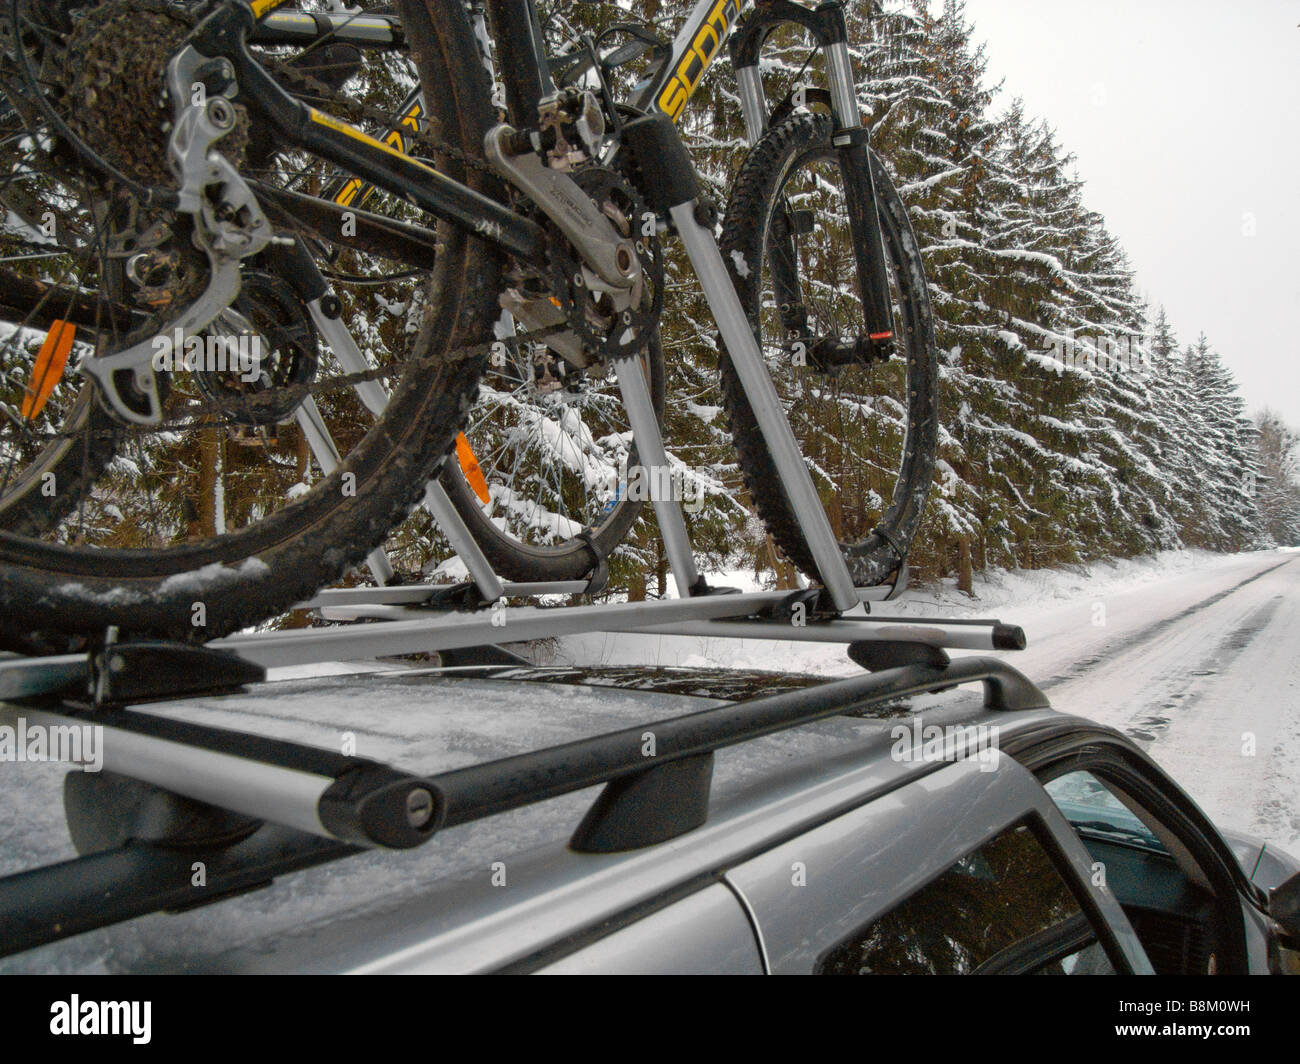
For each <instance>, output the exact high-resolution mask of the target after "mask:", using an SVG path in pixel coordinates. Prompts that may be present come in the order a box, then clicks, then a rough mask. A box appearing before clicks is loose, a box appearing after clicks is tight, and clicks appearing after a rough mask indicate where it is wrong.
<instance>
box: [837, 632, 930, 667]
mask: <svg viewBox="0 0 1300 1064" xmlns="http://www.w3.org/2000/svg"><path fill="white" fill-rule="evenodd" d="M848 654H849V658H850V659H851V660H852V661H853V663H854V664H855V665H861V666H862V668H864V669H866V670H867V671H868V672H884V671H885V670H886V669H897V668H900V667H902V666H904V665H933V666H935V667H937V668H943V667H944V666H946V665H949V664H951V663H952V659H951V658H949V657H948V655H947V654H946V653H945V652H944V651H943V650H941V649H940V648H939V647H936V646H931V645H930V644H929V643H904V642H892V641H889V640H879V639H875V640H868V641H864V642H861V643H850V644H849V650H848Z"/></svg>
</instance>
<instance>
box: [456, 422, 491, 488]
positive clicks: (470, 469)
mask: <svg viewBox="0 0 1300 1064" xmlns="http://www.w3.org/2000/svg"><path fill="white" fill-rule="evenodd" d="M456 457H457V458H458V459H459V460H460V471H461V472H462V473H464V474H465V479H466V480H467V481H468V482H469V486H470V487H471V488H473V489H474V494H475V495H477V496H478V498H479V502H481V503H482V504H483V505H484V506H486V505H487V504H488V503H490V502H491V501H492V496H491V495H489V494H488V486H487V480H486V479H485V478H484V476H483V470H481V469H480V468H479V467H478V459H477V458H475V457H474V448H473V447H471V446H470V445H469V440H467V439H466V438H465V434H464V433H463V432H462V433H461V434H460V435H458V436H457V437H456Z"/></svg>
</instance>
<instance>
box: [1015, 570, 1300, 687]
mask: <svg viewBox="0 0 1300 1064" xmlns="http://www.w3.org/2000/svg"><path fill="white" fill-rule="evenodd" d="M1295 561H1296V559H1295V558H1288V559H1287V560H1286V561H1284V562H1281V563H1279V564H1278V565H1271V566H1269V567H1268V568H1267V569H1262V570H1260V571H1259V572H1258V573H1254V574H1253V575H1251V576H1248V577H1247V578H1246V579H1245V580H1242V581H1241V582H1240V583H1237V584H1234V585H1233V586H1232V587H1229V588H1225V589H1224V590H1223V591H1218V592H1216V593H1215V594H1213V595H1211V596H1209V597H1208V598H1205V599H1202V600H1201V601H1200V602H1197V603H1194V604H1192V605H1191V606H1188V607H1187V608H1185V609H1183V610H1180V611H1179V612H1178V613H1175V614H1173V615H1172V616H1169V617H1166V618H1164V619H1163V620H1159V621H1156V622H1155V623H1154V624H1149V625H1147V626H1146V627H1145V628H1139V629H1138V630H1137V631H1136V632H1132V633H1130V634H1128V635H1124V636H1122V637H1118V638H1116V639H1113V640H1111V641H1109V642H1107V643H1106V644H1105V645H1104V646H1103V647H1102V648H1101V650H1099V651H1097V652H1096V653H1094V654H1092V655H1091V656H1090V657H1087V658H1084V659H1083V660H1082V661H1078V662H1075V663H1074V664H1073V665H1071V666H1070V667H1069V668H1068V669H1067V670H1066V671H1065V672H1062V673H1058V674H1057V675H1055V676H1053V677H1052V678H1051V679H1049V680H1046V681H1044V682H1042V683H1040V684H1039V685H1038V686H1039V687H1040V688H1041V689H1042V690H1043V691H1050V690H1051V689H1052V688H1053V687H1058V686H1060V685H1061V684H1065V683H1071V682H1073V681H1075V680H1078V679H1080V678H1081V677H1083V676H1086V675H1087V674H1088V673H1090V672H1092V671H1093V670H1094V669H1096V668H1098V667H1099V666H1102V665H1107V664H1111V663H1113V662H1114V660H1115V658H1116V657H1117V656H1118V655H1120V654H1126V653H1128V652H1129V651H1131V650H1135V649H1137V648H1138V647H1141V646H1142V645H1143V644H1145V643H1150V642H1151V641H1152V640H1154V639H1157V638H1159V637H1160V636H1161V635H1163V634H1164V633H1166V632H1168V631H1169V630H1170V629H1172V628H1174V627H1176V626H1177V625H1179V624H1182V623H1183V622H1185V621H1186V620H1188V619H1189V618H1190V617H1193V616H1195V615H1196V614H1198V613H1201V612H1203V611H1205V610H1208V609H1209V608H1210V607H1212V606H1215V605H1217V604H1218V603H1220V602H1222V601H1223V600H1224V599H1226V598H1228V597H1229V596H1231V595H1235V594H1236V593H1237V592H1238V591H1240V590H1241V589H1242V588H1244V587H1248V586H1249V585H1251V584H1253V583H1255V581H1257V580H1262V579H1263V578H1264V577H1266V576H1268V575H1269V574H1270V573H1275V572H1277V570H1279V569H1282V568H1285V567H1286V566H1288V565H1291V564H1293V563H1294V562H1295Z"/></svg>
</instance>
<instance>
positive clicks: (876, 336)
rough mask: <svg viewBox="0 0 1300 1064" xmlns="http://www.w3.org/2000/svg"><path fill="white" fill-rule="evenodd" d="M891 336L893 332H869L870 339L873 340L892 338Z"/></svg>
mask: <svg viewBox="0 0 1300 1064" xmlns="http://www.w3.org/2000/svg"><path fill="white" fill-rule="evenodd" d="M893 338H894V334H893V333H891V332H887V333H872V334H871V339H873V340H892V339H893Z"/></svg>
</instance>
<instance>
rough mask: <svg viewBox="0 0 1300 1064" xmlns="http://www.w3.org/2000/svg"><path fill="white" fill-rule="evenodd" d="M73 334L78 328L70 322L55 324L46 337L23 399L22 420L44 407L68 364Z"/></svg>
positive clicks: (37, 412) (57, 322) (31, 416)
mask: <svg viewBox="0 0 1300 1064" xmlns="http://www.w3.org/2000/svg"><path fill="white" fill-rule="evenodd" d="M76 335H77V327H76V326H75V325H73V324H72V322H70V321H56V322H55V323H54V327H53V328H52V329H50V331H49V333H48V334H46V337H45V343H43V344H41V350H40V352H39V353H38V354H37V356H36V363H35V364H34V365H33V366H32V376H31V380H30V381H28V383H27V392H26V394H25V395H24V396H23V405H22V407H21V409H20V413H21V414H22V416H23V417H24V418H28V419H31V418H34V417H35V416H36V415H37V414H39V413H40V412H41V411H42V410H43V409H44V408H45V404H46V403H47V402H48V401H49V398H50V395H51V393H53V391H54V386H55V385H56V384H58V383H59V381H60V380H61V379H62V377H63V367H64V366H66V365H67V364H68V352H69V351H71V350H72V338H73V337H74V336H76Z"/></svg>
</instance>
